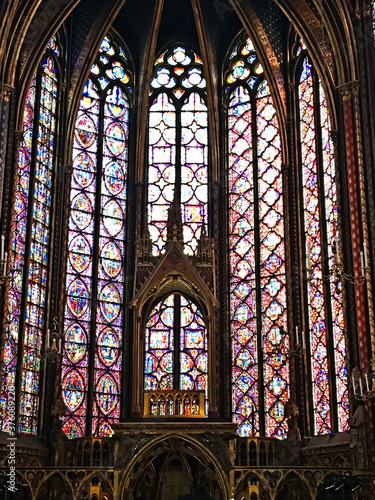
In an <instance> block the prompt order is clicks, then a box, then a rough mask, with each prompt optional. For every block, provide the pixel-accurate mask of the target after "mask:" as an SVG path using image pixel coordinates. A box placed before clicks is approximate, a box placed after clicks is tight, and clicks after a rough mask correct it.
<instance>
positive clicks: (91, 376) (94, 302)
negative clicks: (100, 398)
mask: <svg viewBox="0 0 375 500" xmlns="http://www.w3.org/2000/svg"><path fill="white" fill-rule="evenodd" d="M104 106H105V100H104V99H103V98H101V100H100V110H99V127H98V151H97V167H96V197H95V215H94V220H95V228H94V246H93V248H94V255H93V267H92V269H93V272H92V297H91V322H90V342H89V359H90V360H92V361H91V363H89V372H88V384H87V420H86V435H87V436H91V435H92V419H93V404H94V402H93V398H94V393H95V388H94V386H95V362H94V360H95V349H96V345H95V344H96V334H95V332H96V317H97V310H98V281H99V276H98V273H99V240H100V223H101V191H102V188H101V185H102V183H101V179H102V169H103V165H102V164H103V141H104Z"/></svg>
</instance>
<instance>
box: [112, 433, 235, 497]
mask: <svg viewBox="0 0 375 500" xmlns="http://www.w3.org/2000/svg"><path fill="white" fill-rule="evenodd" d="M162 453H169V454H170V455H171V458H172V457H178V456H180V457H184V458H182V460H183V461H184V460H186V457H192V458H193V460H196V461H197V462H199V463H200V464H201V465H202V466H203V467H204V468H205V469H206V470H207V474H208V477H209V478H210V480H211V481H212V483H213V484H214V483H216V488H217V489H219V490H220V492H221V495H222V500H228V499H229V498H230V485H229V478H228V477H227V476H226V474H225V473H224V471H223V469H222V466H221V465H220V464H219V462H218V460H217V458H216V457H215V456H214V455H213V453H212V452H211V451H210V450H208V449H207V448H206V446H204V445H203V444H202V443H200V442H199V441H198V440H197V439H196V438H193V437H191V436H189V437H187V436H185V435H180V434H170V435H167V436H166V435H164V436H162V437H157V438H155V439H153V440H152V441H150V442H149V443H148V444H146V445H145V446H144V447H143V448H142V449H141V450H140V451H139V452H138V453H137V455H136V457H133V458H132V460H131V461H130V462H129V464H128V465H127V467H126V468H125V470H124V471H123V476H122V478H121V480H120V484H119V491H120V492H122V493H121V494H122V496H121V497H120V500H129V498H131V497H130V496H128V494H129V493H130V492H135V490H136V488H137V482H138V480H139V479H140V478H141V475H142V473H143V471H144V470H145V469H147V467H148V466H149V464H151V463H152V461H153V460H154V458H155V457H157V456H159V455H160V454H162ZM159 479H160V478H159ZM213 495H214V492H213V494H212V496H213Z"/></svg>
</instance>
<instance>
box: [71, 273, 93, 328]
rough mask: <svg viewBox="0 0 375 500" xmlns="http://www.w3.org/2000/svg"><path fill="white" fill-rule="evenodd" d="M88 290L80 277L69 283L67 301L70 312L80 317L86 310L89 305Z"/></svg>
mask: <svg viewBox="0 0 375 500" xmlns="http://www.w3.org/2000/svg"><path fill="white" fill-rule="evenodd" d="M88 299H89V291H88V290H87V286H86V285H85V283H84V282H83V281H82V280H81V279H79V278H78V279H76V280H74V281H73V283H71V284H70V286H69V288H68V292H67V302H68V307H69V309H70V312H71V313H72V314H73V315H74V316H75V317H76V318H80V317H81V316H83V315H84V313H85V312H86V310H87V308H88V305H89V300H88Z"/></svg>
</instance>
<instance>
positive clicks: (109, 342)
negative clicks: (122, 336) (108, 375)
mask: <svg viewBox="0 0 375 500" xmlns="http://www.w3.org/2000/svg"><path fill="white" fill-rule="evenodd" d="M119 347H120V345H119V341H118V337H117V335H116V332H115V331H114V330H113V329H112V328H110V327H107V328H105V329H104V330H103V331H102V333H101V334H100V335H99V338H98V353H99V357H100V360H101V362H102V363H103V364H104V365H105V366H107V367H110V366H112V365H113V364H114V363H116V361H117V358H118V355H119Z"/></svg>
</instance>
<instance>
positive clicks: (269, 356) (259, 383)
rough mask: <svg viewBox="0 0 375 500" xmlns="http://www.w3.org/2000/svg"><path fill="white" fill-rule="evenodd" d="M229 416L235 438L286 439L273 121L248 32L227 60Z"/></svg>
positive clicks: (279, 199) (277, 149) (280, 218)
mask: <svg viewBox="0 0 375 500" xmlns="http://www.w3.org/2000/svg"><path fill="white" fill-rule="evenodd" d="M225 86H226V95H227V103H228V154H229V161H228V189H229V251H230V256H229V259H230V321H231V335H232V384H233V414H234V419H235V421H236V422H237V423H238V433H239V434H240V435H241V436H252V435H256V434H259V433H260V434H261V435H266V436H274V437H285V435H286V419H285V404H286V402H287V401H288V399H289V384H290V380H289V378H290V375H289V362H288V359H287V350H288V336H287V334H286V330H287V317H286V277H285V241H284V208H283V183H282V165H281V144H280V133H279V124H278V119H277V115H276V109H275V106H274V102H273V98H272V96H271V92H270V88H269V86H268V84H267V80H266V78H265V76H264V71H263V68H262V66H261V64H260V62H259V59H258V57H257V54H256V52H255V49H254V46H253V44H252V42H251V40H250V38H249V37H247V36H242V37H241V38H240V39H239V41H238V42H237V43H236V44H235V46H234V48H233V50H232V52H231V54H230V56H229V58H228V61H227V70H226V74H225Z"/></svg>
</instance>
